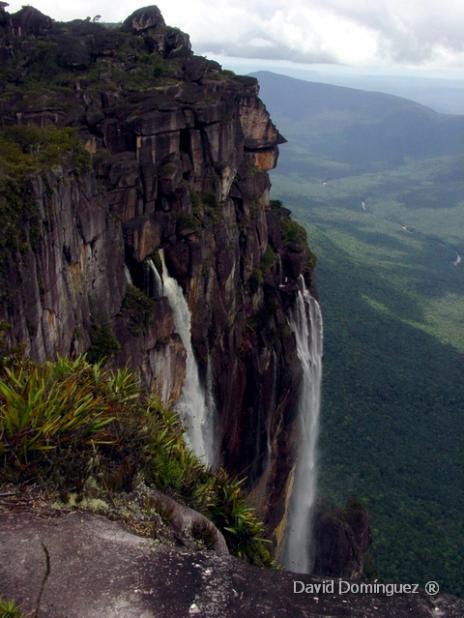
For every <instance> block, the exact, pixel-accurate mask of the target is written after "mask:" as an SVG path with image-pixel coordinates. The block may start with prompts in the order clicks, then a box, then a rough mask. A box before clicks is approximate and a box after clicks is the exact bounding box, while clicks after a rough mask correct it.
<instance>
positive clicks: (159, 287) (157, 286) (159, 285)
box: [147, 259, 164, 298]
mask: <svg viewBox="0 0 464 618" xmlns="http://www.w3.org/2000/svg"><path fill="white" fill-rule="evenodd" d="M147 265H148V268H149V269H150V270H151V272H152V274H153V283H154V290H150V291H151V295H152V296H154V297H155V298H161V296H163V292H164V285H163V280H162V279H161V275H160V274H159V272H158V269H157V268H156V266H155V263H154V261H153V260H152V259H149V260H147Z"/></svg>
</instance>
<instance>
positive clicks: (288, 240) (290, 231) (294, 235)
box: [281, 217, 308, 246]
mask: <svg viewBox="0 0 464 618" xmlns="http://www.w3.org/2000/svg"><path fill="white" fill-rule="evenodd" d="M281 224H282V240H283V241H284V244H285V246H288V245H290V244H292V243H298V244H307V242H308V236H307V234H306V230H305V229H304V227H303V226H302V225H300V224H299V223H297V222H296V221H294V220H293V219H290V217H283V218H282V221H281Z"/></svg>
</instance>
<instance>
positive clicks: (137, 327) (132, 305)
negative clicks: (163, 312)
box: [122, 285, 154, 336]
mask: <svg viewBox="0 0 464 618" xmlns="http://www.w3.org/2000/svg"><path fill="white" fill-rule="evenodd" d="M153 307H154V302H153V300H152V299H151V298H149V297H148V296H147V295H146V294H144V293H143V292H142V291H141V290H139V288H137V287H136V286H135V285H128V286H127V291H126V295H125V297H124V301H123V304H122V312H123V315H124V316H125V317H127V319H128V322H129V330H130V332H131V333H132V334H133V335H134V336H138V335H140V334H141V333H142V332H143V331H144V330H146V329H147V327H148V324H149V323H150V319H151V317H152V315H153Z"/></svg>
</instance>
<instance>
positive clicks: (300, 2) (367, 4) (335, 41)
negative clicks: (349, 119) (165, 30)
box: [9, 0, 464, 69]
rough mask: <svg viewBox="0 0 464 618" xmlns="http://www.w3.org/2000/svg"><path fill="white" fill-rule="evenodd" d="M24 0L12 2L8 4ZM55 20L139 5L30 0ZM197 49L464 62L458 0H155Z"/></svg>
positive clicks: (463, 10)
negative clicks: (187, 34) (188, 36)
mask: <svg viewBox="0 0 464 618" xmlns="http://www.w3.org/2000/svg"><path fill="white" fill-rule="evenodd" d="M24 2H25V0H22V1H21V2H13V1H10V7H9V10H10V11H11V12H13V11H14V10H18V9H19V8H21V5H22V4H23V3H24ZM31 3H32V4H33V6H35V7H36V8H38V9H39V10H41V11H42V12H44V13H46V14H48V15H50V16H51V17H53V18H55V19H61V20H67V19H74V18H78V17H81V18H82V17H84V18H85V17H86V16H91V17H93V16H94V15H96V14H97V13H98V14H100V15H101V16H102V19H103V20H104V21H120V20H122V19H124V18H125V17H127V15H129V14H130V13H131V12H132V11H133V10H135V9H136V8H138V7H139V6H143V5H144V4H145V3H144V2H143V0H142V2H141V3H134V2H133V1H127V0H122V1H121V2H118V3H115V2H114V1H113V0H96V1H95V0H75V1H74V2H68V1H67V0H62V1H61V2H54V1H53V0H35V1H32V2H31ZM157 4H158V6H159V8H160V9H161V11H162V12H163V15H164V17H165V19H166V21H167V23H168V24H170V25H173V26H178V27H179V28H181V29H182V30H184V31H186V32H188V33H189V34H190V35H191V39H192V43H193V47H194V50H195V51H196V52H197V53H200V54H207V53H208V52H209V53H210V55H212V54H214V55H221V56H236V57H237V56H238V57H242V58H264V59H271V60H287V61H293V62H296V63H314V62H316V63H321V62H323V63H343V64H348V65H352V66H357V67H371V66H383V67H391V66H411V65H412V66H420V67H424V68H433V69H437V68H440V67H443V68H450V69H458V68H461V67H464V2H463V0H159V2H158V3H157Z"/></svg>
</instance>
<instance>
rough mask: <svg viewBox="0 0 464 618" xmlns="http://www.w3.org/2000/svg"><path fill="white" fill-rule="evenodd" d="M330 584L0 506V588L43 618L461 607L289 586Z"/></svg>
mask: <svg viewBox="0 0 464 618" xmlns="http://www.w3.org/2000/svg"><path fill="white" fill-rule="evenodd" d="M47 564H48V566H49V568H47ZM295 581H297V582H299V583H298V584H295V583H294V582H295ZM328 582H330V580H327V579H326V580H321V579H318V578H313V577H310V576H307V575H297V574H292V573H284V572H278V571H271V570H268V569H257V568H255V567H251V566H249V565H246V564H244V563H243V562H241V561H239V560H237V559H235V558H232V557H230V556H218V555H217V554H215V553H213V552H197V553H194V552H183V551H179V550H176V549H174V548H170V547H166V546H162V545H159V544H157V543H156V541H154V540H152V539H149V538H142V537H139V536H136V535H135V534H134V533H132V532H130V531H128V530H127V529H125V528H124V527H123V526H122V525H121V524H120V523H118V522H116V521H110V520H108V519H106V518H104V517H101V516H97V515H91V514H89V513H85V512H75V513H69V514H64V515H60V514H57V513H56V512H55V513H53V514H52V513H50V514H49V515H47V514H46V513H34V512H27V511H16V512H3V513H0V595H1V596H3V597H8V598H11V597H12V598H14V599H15V600H16V601H17V602H18V603H19V604H20V606H21V607H22V609H23V610H24V611H25V612H26V613H28V614H32V613H34V612H36V611H38V615H40V616H43V618H62V617H63V616H67V617H68V618H82V617H83V616H86V617H89V618H93V617H95V618H97V616H98V617H101V616H105V617H107V618H131V617H134V618H141V617H144V618H150V617H155V616H156V618H173V616H179V617H181V616H186V617H187V616H195V615H196V616H201V617H204V618H256V617H263V618H269V616H273V617H275V618H320V617H321V616H327V617H329V616H346V617H348V616H350V617H351V618H371V617H375V618H378V617H380V616H388V617H392V618H402V617H404V616H414V618H429V617H430V618H431V617H436V616H446V617H447V618H460V617H461V616H462V615H463V613H464V602H463V601H462V600H459V599H456V598H453V597H450V596H448V595H442V594H440V595H438V596H432V597H428V596H427V595H425V594H424V593H423V592H420V593H419V594H397V595H394V596H387V595H385V594H379V593H375V592H374V593H370V594H359V593H358V594H356V592H346V593H345V594H339V593H338V581H337V580H335V581H334V582H333V586H334V592H330V589H329V591H328V592H325V593H324V592H322V593H321V592H315V591H314V589H313V591H312V592H309V590H310V588H309V587H308V588H307V590H308V592H298V593H295V592H294V591H295V589H296V590H301V589H302V586H303V587H304V586H314V585H317V584H319V585H321V584H323V583H325V585H326V586H327V584H328ZM348 583H349V582H348ZM345 586H346V584H345ZM41 591H42V592H41ZM39 595H40V603H38V601H39ZM38 605H39V607H38Z"/></svg>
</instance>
